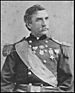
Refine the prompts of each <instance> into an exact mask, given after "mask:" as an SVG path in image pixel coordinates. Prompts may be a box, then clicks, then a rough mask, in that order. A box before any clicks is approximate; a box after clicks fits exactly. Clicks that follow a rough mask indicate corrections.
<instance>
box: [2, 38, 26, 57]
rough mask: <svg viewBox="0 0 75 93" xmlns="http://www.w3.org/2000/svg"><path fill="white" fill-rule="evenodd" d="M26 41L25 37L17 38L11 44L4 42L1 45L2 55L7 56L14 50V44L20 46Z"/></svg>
mask: <svg viewBox="0 0 75 93" xmlns="http://www.w3.org/2000/svg"><path fill="white" fill-rule="evenodd" d="M24 41H25V42H26V38H25V37H24V38H22V39H21V40H19V41H18V42H16V43H13V44H5V45H4V46H3V49H2V55H3V56H4V57H6V56H8V55H9V54H11V53H13V52H16V46H22V45H23V44H24V43H25V42H24Z"/></svg>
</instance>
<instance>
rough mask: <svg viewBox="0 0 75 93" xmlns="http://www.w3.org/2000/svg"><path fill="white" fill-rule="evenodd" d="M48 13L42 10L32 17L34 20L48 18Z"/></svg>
mask: <svg viewBox="0 0 75 93" xmlns="http://www.w3.org/2000/svg"><path fill="white" fill-rule="evenodd" d="M47 16H48V13H47V11H46V10H41V11H37V12H36V13H35V14H33V15H32V18H34V17H35V18H40V17H41V18H42V17H47Z"/></svg>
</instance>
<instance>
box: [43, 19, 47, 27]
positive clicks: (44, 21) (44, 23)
mask: <svg viewBox="0 0 75 93" xmlns="http://www.w3.org/2000/svg"><path fill="white" fill-rule="evenodd" d="M46 24H47V23H46V20H45V19H43V20H42V26H43V27H44V26H46Z"/></svg>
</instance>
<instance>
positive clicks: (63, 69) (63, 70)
mask: <svg viewBox="0 0 75 93" xmlns="http://www.w3.org/2000/svg"><path fill="white" fill-rule="evenodd" d="M58 64H59V65H58V70H57V71H58V87H59V90H60V91H68V92H69V91H72V86H73V73H72V68H71V66H70V65H71V64H72V60H71V49H70V47H66V46H61V53H60V59H59V63H58Z"/></svg>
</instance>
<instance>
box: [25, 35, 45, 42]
mask: <svg viewBox="0 0 75 93" xmlns="http://www.w3.org/2000/svg"><path fill="white" fill-rule="evenodd" d="M46 38H47V36H46V35H42V36H41V37H40V38H39V39H37V38H36V37H35V36H34V35H32V34H30V36H29V37H28V38H27V40H32V41H35V40H36V41H37V40H44V39H46Z"/></svg>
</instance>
